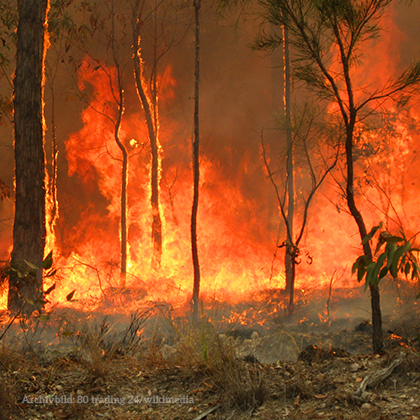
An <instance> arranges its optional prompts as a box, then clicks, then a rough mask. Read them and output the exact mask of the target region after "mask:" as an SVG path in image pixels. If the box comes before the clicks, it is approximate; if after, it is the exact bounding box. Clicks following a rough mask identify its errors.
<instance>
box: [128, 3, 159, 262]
mask: <svg viewBox="0 0 420 420" xmlns="http://www.w3.org/2000/svg"><path fill="white" fill-rule="evenodd" d="M139 7H140V1H139V0H137V1H136V2H135V5H134V10H133V37H134V39H133V48H134V54H133V59H134V77H135V82H136V88H137V94H138V97H139V100H140V103H141V105H142V107H143V109H144V114H145V117H146V124H147V130H148V134H149V142H150V150H151V155H152V162H151V166H152V167H151V206H152V217H153V220H152V243H153V261H152V266H153V267H154V268H155V269H159V267H160V262H161V257H162V218H161V215H160V206H159V187H160V171H161V159H160V153H161V152H160V144H159V139H158V127H159V124H158V118H154V117H153V115H154V114H153V113H154V112H155V111H157V107H155V108H154V109H153V103H152V104H151V103H150V102H151V101H150V99H149V98H148V96H147V94H146V92H147V89H146V87H145V82H144V77H143V68H144V63H143V60H142V56H141V47H140V43H141V37H140V26H141V22H139V21H138V20H139V18H138V14H139Z"/></svg>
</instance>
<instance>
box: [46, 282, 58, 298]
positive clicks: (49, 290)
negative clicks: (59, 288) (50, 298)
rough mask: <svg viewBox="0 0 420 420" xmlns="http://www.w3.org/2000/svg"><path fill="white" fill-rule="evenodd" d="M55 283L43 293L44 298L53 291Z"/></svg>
mask: <svg viewBox="0 0 420 420" xmlns="http://www.w3.org/2000/svg"><path fill="white" fill-rule="evenodd" d="M55 285H56V284H55V283H54V284H53V285H52V286H51V287H49V288H48V289H47V290H46V291H45V292H44V296H47V295H49V294H50V293H51V292H52V291H53V290H54V289H55Z"/></svg>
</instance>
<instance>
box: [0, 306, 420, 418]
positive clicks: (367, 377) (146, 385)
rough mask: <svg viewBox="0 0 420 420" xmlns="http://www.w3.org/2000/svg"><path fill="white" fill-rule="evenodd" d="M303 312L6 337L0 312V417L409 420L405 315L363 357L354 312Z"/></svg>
mask: <svg viewBox="0 0 420 420" xmlns="http://www.w3.org/2000/svg"><path fill="white" fill-rule="evenodd" d="M312 301H313V299H312ZM250 308H252V310H251V309H250ZM302 308H304V309H301V310H300V311H301V312H299V310H297V314H296V317H295V319H294V320H292V321H290V322H289V323H287V322H283V321H281V322H280V321H279V319H278V317H277V316H272V317H271V318H270V322H269V323H264V322H262V321H261V319H259V318H258V316H264V317H266V319H268V317H267V316H266V315H262V314H266V313H267V309H268V308H267V307H266V306H265V307H264V308H261V307H257V306H256V305H249V304H248V306H247V308H246V311H245V312H246V314H247V317H248V318H247V319H245V318H244V310H243V306H240V307H235V308H229V313H230V315H229V316H227V315H226V316H225V315H223V316H219V317H218V318H217V320H216V317H215V316H214V313H213V319H211V318H210V317H209V316H206V317H205V318H203V319H202V320H201V321H200V323H199V325H198V326H195V327H192V326H191V323H190V322H189V321H188V320H187V319H186V318H183V317H177V316H175V315H174V314H172V315H171V314H169V312H167V313H164V311H162V310H161V311H160V312H159V314H157V312H156V311H147V310H146V311H144V310H143V311H137V312H136V313H135V314H131V315H130V318H128V316H126V318H125V321H123V320H122V319H121V317H118V316H110V315H108V316H105V315H104V314H103V313H101V312H100V311H99V310H97V309H96V310H95V311H94V312H92V313H90V314H86V313H82V312H80V311H75V310H73V311H68V310H63V311H55V312H54V314H52V315H51V316H49V317H45V315H44V316H42V315H41V317H38V318H35V319H31V320H26V321H25V320H21V321H20V322H15V323H14V324H12V325H10V328H9V329H8V330H7V331H6V328H8V326H9V324H8V321H7V320H8V318H7V315H6V314H0V325H1V328H2V329H1V330H0V337H1V338H0V408H1V409H0V420H4V419H13V420H18V419H110V420H118V419H127V420H129V419H130V420H131V419H132V420H158V419H165V420H166V419H168V420H169V419H173V420H176V419H178V420H181V419H186V420H201V419H207V420H216V419H224V420H227V419H337V420H338V419H378V420H379V419H382V420H388V419H389V420H391V419H402V420H416V419H419V420H420V350H419V348H420V347H419V331H420V322H419V317H418V313H417V312H416V311H414V312H413V311H412V315H411V316H410V318H409V319H407V317H406V316H405V322H402V321H401V320H402V318H404V316H402V315H401V314H400V313H399V314H395V313H391V315H392V316H389V317H385V322H384V327H385V328H386V329H385V330H384V333H385V351H384V353H383V354H381V355H373V354H372V350H371V326H370V324H369V322H368V321H366V320H363V319H361V318H359V317H358V316H356V315H354V314H355V312H354V311H353V315H354V316H352V317H348V318H346V319H344V320H343V319H341V318H336V319H335V320H332V321H331V322H325V319H321V318H320V316H319V314H320V312H321V311H320V308H311V307H310V306H308V305H307V306H306V307H304V305H302ZM219 309H220V308H219ZM332 309H334V308H333V307H332ZM344 311H347V309H346V308H345V310H344ZM221 313H222V312H220V311H219V315H220V314H221ZM225 313H226V312H225ZM232 314H233V315H232ZM397 315H398V316H397ZM320 319H321V321H320ZM316 320H317V321H316ZM239 321H240V322H239Z"/></svg>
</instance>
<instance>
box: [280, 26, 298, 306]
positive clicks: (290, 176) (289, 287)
mask: <svg viewBox="0 0 420 420" xmlns="http://www.w3.org/2000/svg"><path fill="white" fill-rule="evenodd" d="M283 61H284V94H283V105H284V116H285V119H286V147H287V158H286V174H287V184H286V191H287V202H288V204H287V224H288V226H289V228H288V229H287V243H288V245H287V246H286V247H285V250H286V251H285V257H284V264H285V271H286V293H287V294H288V295H289V313H291V312H292V311H293V304H294V302H293V299H294V289H295V273H296V260H295V252H294V249H295V248H294V243H293V240H294V239H293V236H294V224H293V219H294V210H295V188H294V165H293V138H292V112H291V74H290V46H289V30H288V28H287V27H286V26H283Z"/></svg>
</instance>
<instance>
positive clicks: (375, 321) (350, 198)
mask: <svg viewBox="0 0 420 420" xmlns="http://www.w3.org/2000/svg"><path fill="white" fill-rule="evenodd" d="M353 134H354V118H351V121H350V122H349V124H348V126H347V133H346V161H347V185H346V195H347V205H348V206H349V210H350V213H351V215H352V216H353V218H354V220H355V221H356V223H357V226H358V228H359V233H360V238H361V240H362V241H363V239H364V238H365V237H366V235H367V230H366V225H365V222H364V220H363V216H362V214H361V213H360V211H359V210H358V208H357V206H356V202H355V199H354V162H353ZM363 251H364V254H365V255H366V256H367V257H368V258H369V259H372V250H371V248H370V245H369V242H366V243H365V244H363ZM369 290H370V298H371V308H372V325H373V336H372V342H373V351H374V353H381V352H382V350H383V335H382V313H381V302H380V293H379V289H378V286H373V285H372V284H369Z"/></svg>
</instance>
